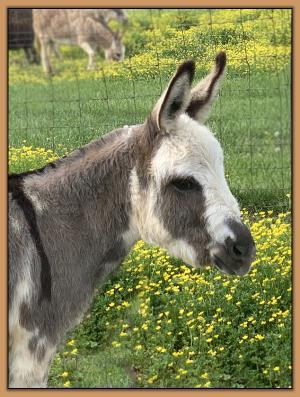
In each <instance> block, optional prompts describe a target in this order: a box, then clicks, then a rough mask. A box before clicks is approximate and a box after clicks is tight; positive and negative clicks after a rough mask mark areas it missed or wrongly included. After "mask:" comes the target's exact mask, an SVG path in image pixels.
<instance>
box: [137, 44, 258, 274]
mask: <svg viewBox="0 0 300 397" xmlns="http://www.w3.org/2000/svg"><path fill="white" fill-rule="evenodd" d="M225 64H226V55H225V53H224V52H221V53H219V55H218V56H217V58H216V64H215V67H214V68H213V70H212V71H211V73H210V74H209V75H207V76H206V77H205V78H204V79H203V80H201V81H200V82H199V83H198V85H196V86H195V88H193V89H191V84H192V80H193V77H194V72H195V64H194V62H193V61H187V62H185V63H183V64H182V65H180V66H179V68H178V70H177V72H176V74H175V75H174V77H173V78H172V79H171V81H170V83H169V85H168V87H167V89H166V91H165V92H164V93H163V95H162V96H161V98H160V99H159V101H158V102H157V104H156V106H155V107H154V109H153V111H152V113H151V114H150V116H149V117H148V119H147V121H146V123H145V124H144V125H143V126H142V127H140V129H139V131H137V133H138V137H139V150H138V152H139V155H138V156H139V157H138V164H137V167H136V168H135V169H134V171H133V173H132V178H131V193H132V200H133V205H132V208H133V217H134V220H135V224H137V225H138V228H139V234H140V236H141V238H143V239H144V240H145V241H149V242H152V243H155V244H158V245H160V246H162V247H164V248H166V249H167V250H168V251H169V252H170V254H173V255H175V256H177V257H179V258H181V259H183V260H184V261H186V262H187V263H189V264H191V265H193V266H195V267H198V266H200V265H205V264H208V263H212V264H214V265H215V266H216V267H217V268H219V269H220V270H221V271H223V272H225V273H228V274H238V275H243V274H245V273H247V272H248V270H249V268H250V264H251V262H252V260H253V259H254V255H255V244H254V241H253V238H252V236H251V234H250V231H249V229H248V228H247V227H246V226H245V225H244V224H243V223H242V221H241V218H240V211H239V206H238V203H237V201H236V199H235V198H234V197H233V195H232V193H231V192H230V190H229V187H228V185H227V182H226V179H225V175H224V167H223V151H222V148H221V146H220V144H219V142H218V140H217V139H216V137H215V136H214V135H213V134H212V133H211V131H210V130H209V129H208V128H207V127H205V126H204V125H203V123H204V122H205V120H206V118H207V117H208V115H209V112H210V109H211V107H212V104H213V102H214V100H215V98H216V95H217V92H218V88H219V85H220V82H221V80H222V77H223V75H224V71H225Z"/></svg>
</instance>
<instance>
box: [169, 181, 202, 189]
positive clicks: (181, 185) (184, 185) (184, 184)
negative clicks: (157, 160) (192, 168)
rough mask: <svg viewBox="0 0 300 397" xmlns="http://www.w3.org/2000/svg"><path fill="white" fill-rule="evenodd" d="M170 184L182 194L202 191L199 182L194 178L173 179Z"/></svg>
mask: <svg viewBox="0 0 300 397" xmlns="http://www.w3.org/2000/svg"><path fill="white" fill-rule="evenodd" d="M170 184H171V185H172V186H173V187H174V188H175V189H176V190H179V191H180V192H190V191H195V190H199V189H200V186H199V184H198V182H197V181H195V179H194V178H177V179H173V180H172V181H171V183H170Z"/></svg>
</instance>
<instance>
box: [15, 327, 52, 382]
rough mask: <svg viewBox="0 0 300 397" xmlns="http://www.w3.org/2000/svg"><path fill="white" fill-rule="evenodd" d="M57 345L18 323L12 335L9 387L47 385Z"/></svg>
mask: <svg viewBox="0 0 300 397" xmlns="http://www.w3.org/2000/svg"><path fill="white" fill-rule="evenodd" d="M55 351H56V346H53V345H51V344H49V342H48V340H47V339H46V337H39V336H38V332H35V331H34V332H29V331H27V330H26V329H25V328H22V327H21V326H19V325H16V326H15V327H14V329H13V330H12V334H11V335H10V346H9V387H10V388H45V387H47V380H48V371H49V365H50V363H51V360H52V358H53V355H54V353H55Z"/></svg>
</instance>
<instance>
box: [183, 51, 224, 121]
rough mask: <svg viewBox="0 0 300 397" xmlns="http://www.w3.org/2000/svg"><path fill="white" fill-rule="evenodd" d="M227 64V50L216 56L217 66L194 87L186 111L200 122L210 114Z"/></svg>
mask: <svg viewBox="0 0 300 397" xmlns="http://www.w3.org/2000/svg"><path fill="white" fill-rule="evenodd" d="M225 66H226V54H225V52H220V53H219V54H218V55H217V57H216V61H215V66H214V68H213V69H212V71H211V72H210V74H208V75H207V76H206V77H205V78H204V79H203V80H201V81H200V82H199V83H198V84H197V85H196V87H194V88H193V89H192V96H191V101H190V104H189V106H188V108H187V110H186V112H187V113H188V115H189V116H190V117H192V118H193V119H195V120H198V121H199V122H200V123H204V122H205V120H206V119H207V117H208V116H209V113H210V111H211V108H212V105H213V102H214V100H215V98H216V96H217V94H218V91H219V87H220V83H221V81H222V79H223V76H224V74H225Z"/></svg>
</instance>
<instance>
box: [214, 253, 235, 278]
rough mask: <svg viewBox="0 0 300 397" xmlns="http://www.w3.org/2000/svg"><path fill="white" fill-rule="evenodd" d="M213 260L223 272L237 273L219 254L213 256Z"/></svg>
mask: <svg viewBox="0 0 300 397" xmlns="http://www.w3.org/2000/svg"><path fill="white" fill-rule="evenodd" d="M212 262H213V264H214V265H215V266H216V268H217V269H218V270H220V271H221V272H222V273H225V274H231V275H234V274H236V272H235V271H234V270H232V269H231V268H230V267H229V266H227V265H226V263H225V262H223V261H222V259H221V258H219V257H218V256H217V255H214V256H213V258H212Z"/></svg>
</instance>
